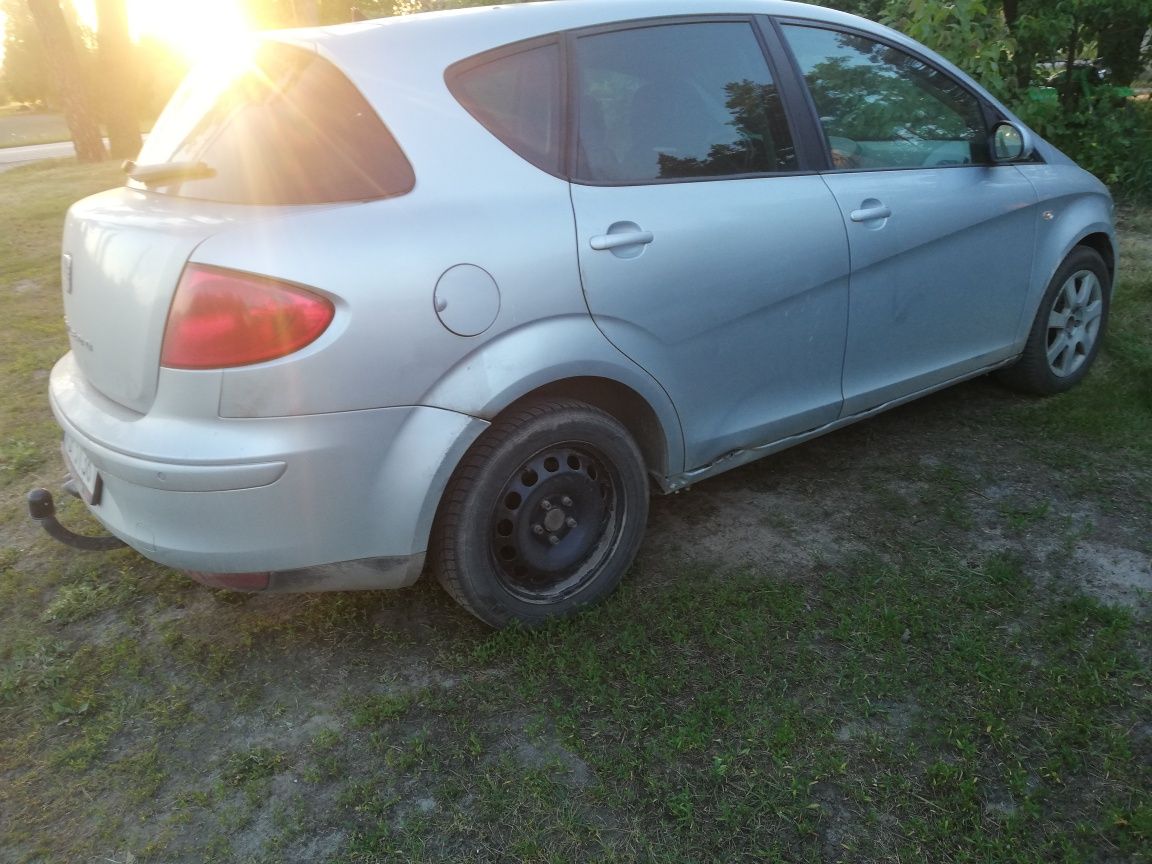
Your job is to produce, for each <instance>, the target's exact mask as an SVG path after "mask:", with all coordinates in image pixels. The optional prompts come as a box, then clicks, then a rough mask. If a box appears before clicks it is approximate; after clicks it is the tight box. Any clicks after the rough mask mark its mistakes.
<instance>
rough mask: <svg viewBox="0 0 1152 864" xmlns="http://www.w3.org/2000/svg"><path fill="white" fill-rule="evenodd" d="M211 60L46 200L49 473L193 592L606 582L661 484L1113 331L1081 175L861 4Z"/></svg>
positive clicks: (550, 15)
mask: <svg viewBox="0 0 1152 864" xmlns="http://www.w3.org/2000/svg"><path fill="white" fill-rule="evenodd" d="M225 59H226V58H220V59H219V60H218V61H217V62H216V63H214V64H213V66H212V68H209V69H204V70H201V71H199V72H197V73H195V74H193V75H192V76H191V77H190V78H189V79H188V80H187V81H186V82H185V83H184V84H183V85H182V87H181V89H180V90H179V91H178V93H177V94H176V96H175V97H174V99H173V101H172V103H171V104H170V105H169V106H168V108H167V109H166V110H165V112H164V114H163V116H162V117H161V119H160V120H159V122H158V123H157V124H156V127H155V130H154V132H153V134H152V136H151V137H150V138H149V140H148V142H147V144H146V146H145V148H144V150H143V152H142V153H141V154H140V157H139V158H138V159H137V160H136V162H134V163H129V164H128V165H127V166H126V170H127V172H128V181H127V184H126V186H124V187H123V188H120V189H115V190H112V191H109V192H105V193H103V194H100V195H96V196H94V197H91V198H87V199H85V200H83V201H81V202H79V203H77V204H75V205H74V206H73V207H72V208H71V210H70V211H69V214H68V217H67V224H66V227H65V230H64V243H63V264H64V266H63V281H64V286H63V293H64V310H65V314H66V316H67V327H68V333H69V335H70V338H71V351H70V352H69V353H68V354H67V355H65V356H64V357H63V359H61V360H60V362H59V363H58V364H57V365H56V367H55V369H54V370H53V373H52V378H51V403H52V409H53V411H54V412H55V415H56V418H57V420H58V421H59V423H60V425H61V427H62V428H63V431H64V452H65V454H66V458H67V460H68V462H69V468H70V470H71V475H72V479H71V481H70V482H69V484H68V485H69V487H70V489H71V490H72V491H74V492H75V493H77V494H79V495H81V496H82V497H83V498H84V500H85V501H86V502H87V504H88V506H89V508H90V510H91V512H92V513H93V514H94V515H95V516H96V518H97V519H98V520H99V521H100V522H101V523H103V525H105V526H106V527H107V529H108V530H109V531H110V532H111V534H112V535H114V537H115V538H118V539H113V540H112V542H120V541H123V542H124V543H127V544H128V545H130V546H132V547H133V548H135V549H137V550H138V551H139V552H140V553H141V554H143V555H145V556H147V557H149V558H151V559H153V560H155V561H159V562H161V563H163V564H166V565H170V566H172V567H176V568H181V569H184V570H188V571H190V572H191V573H192V574H193V575H194V576H196V577H197V578H199V579H200V580H201V581H203V582H206V583H208V584H211V585H216V586H225V587H232V588H239V589H248V590H269V591H314V590H336V589H360V588H397V587H401V586H405V585H410V584H412V583H413V582H414V581H415V580H416V579H417V577H418V576H419V575H420V574H421V572H422V571H423V570H424V569H425V567H426V566H427V567H428V568H429V569H430V570H431V571H432V572H434V573H435V574H436V576H437V577H438V578H439V579H440V581H441V582H442V583H443V585H444V587H445V588H446V589H447V590H448V591H449V592H450V593H451V594H452V595H453V596H454V597H455V598H456V599H457V600H458V601H460V602H461V603H462V604H463V605H464V606H465V607H466V608H467V609H468V610H469V611H471V612H472V613H474V614H475V615H477V616H479V617H480V618H481V619H483V620H484V621H486V622H488V623H490V624H492V625H496V626H501V625H506V624H509V623H513V622H520V623H523V624H528V625H531V624H535V623H538V622H541V621H543V620H546V619H548V618H553V617H557V616H561V615H566V614H569V613H571V612H573V611H574V610H576V609H578V608H580V607H582V606H585V605H587V604H589V603H593V602H595V601H597V600H600V599H601V598H603V597H604V596H605V595H607V594H608V593H609V592H610V591H612V590H613V588H614V587H615V586H616V585H617V584H618V582H619V581H620V578H621V575H622V574H623V573H624V571H625V570H626V569H627V568H628V566H629V564H630V562H631V561H632V559H633V557H634V556H635V554H636V551H637V548H638V546H639V544H640V541H641V537H642V534H643V531H644V524H645V520H646V517H647V513H648V497H649V494H650V492H651V491H653V490H656V491H659V492H665V493H667V492H673V491H676V490H678V489H682V488H684V487H686V486H688V485H690V484H692V483H695V482H697V481H699V480H702V479H704V478H707V477H711V476H713V475H715V474H718V473H719V472H721V471H725V470H727V469H729V468H734V467H736V466H738V465H742V464H744V463H746V462H749V461H751V460H753V459H757V458H759V457H761V456H765V455H768V454H770V453H774V452H776V451H778V450H781V449H783V448H785V447H789V446H791V445H793V444H797V443H800V442H802V441H806V440H808V439H811V438H813V437H815V436H817V435H822V434H824V433H825V432H829V431H832V430H834V429H837V428H839V427H841V426H844V425H846V424H848V423H852V422H855V421H856V420H860V419H863V418H865V417H869V416H871V415H873V414H875V413H877V412H879V411H883V410H885V409H887V408H891V407H893V406H894V405H899V404H901V403H903V402H907V401H908V400H910V399H914V398H916V397H918V396H921V395H924V394H926V393H930V392H932V391H934V390H938V389H939V388H941V387H945V386H947V385H949V384H953V383H955V382H957V381H962V380H964V379H967V378H971V377H973V376H976V375H983V374H985V373H988V372H991V371H993V370H998V374H999V375H1000V376H1001V377H1003V378H1004V379H1005V380H1006V381H1007V382H1008V383H1010V384H1012V385H1014V386H1016V387H1017V388H1020V389H1024V390H1028V391H1032V392H1035V393H1041V394H1043V393H1054V392H1057V391H1061V390H1064V389H1066V388H1068V387H1071V386H1072V385H1074V384H1076V383H1077V382H1078V381H1079V380H1080V379H1081V378H1083V377H1084V375H1085V374H1086V373H1087V371H1088V369H1089V367H1090V365H1091V364H1092V361H1093V358H1094V357H1095V355H1096V353H1097V350H1098V349H1099V346H1100V341H1101V337H1102V335H1103V333H1104V329H1105V324H1106V322H1107V317H1108V305H1109V300H1110V297H1111V293H1112V277H1113V274H1114V272H1115V264H1116V241H1115V237H1114V232H1113V219H1112V202H1111V199H1110V197H1109V195H1108V192H1107V190H1106V189H1105V187H1104V186H1103V185H1102V184H1101V183H1099V182H1098V181H1097V180H1095V179H1094V178H1093V177H1092V176H1090V175H1089V174H1087V173H1086V172H1084V171H1083V170H1081V169H1080V168H1078V167H1077V166H1076V165H1075V164H1073V163H1072V162H1071V161H1070V160H1069V159H1068V158H1067V157H1065V156H1064V155H1063V154H1061V153H1060V152H1059V151H1057V150H1056V149H1055V148H1054V147H1052V146H1051V145H1050V144H1048V143H1046V142H1045V141H1043V140H1041V139H1040V138H1038V137H1037V136H1036V135H1035V134H1034V133H1032V132H1031V131H1030V130H1028V129H1027V128H1026V127H1025V126H1024V124H1023V123H1021V121H1020V120H1018V119H1017V118H1016V117H1014V116H1013V115H1012V113H1011V112H1010V111H1009V110H1008V109H1007V108H1005V106H1004V105H1002V104H1001V103H1000V102H998V101H997V100H996V99H994V98H993V97H992V96H991V95H989V94H988V93H987V92H986V91H985V90H983V89H982V88H981V87H980V86H979V85H978V84H976V83H975V82H974V81H972V80H971V79H970V78H968V77H967V76H965V75H964V74H963V73H962V72H960V71H959V70H957V69H956V68H955V67H953V66H952V65H950V64H949V63H948V62H946V61H945V60H943V59H942V58H941V57H939V56H937V55H936V54H934V53H932V52H931V51H929V50H927V49H925V48H924V47H923V46H920V45H918V44H916V43H915V42H913V41H911V40H909V39H907V38H905V37H903V36H901V35H900V34H898V33H895V32H893V31H891V30H888V29H885V28H883V27H880V26H877V25H875V24H872V23H869V22H867V21H864V20H862V19H860V18H856V17H853V16H850V15H846V14H842V13H839V12H835V11H831V10H827V9H821V8H817V7H813V6H806V5H799V4H794V3H787V2H778V0H571V2H555V3H540V4H527V5H517V6H511V7H491V8H485V9H474V10H467V11H459V12H446V13H435V14H427V15H417V16H411V17H406V18H394V19H387V20H380V21H370V22H364V23H358V24H353V25H347V26H339V27H330V28H322V29H313V30H299V31H290V32H283V33H275V34H270V35H267V36H266V37H263V38H262V39H261V40H260V41H259V43H258V45H256V46H255V47H254V49H253V51H252V53H251V54H250V55H246V56H244V57H242V58H230V59H229V62H224V61H225ZM232 61H234V62H232ZM37 495H38V496H39V497H38V498H37V499H36V500H35V501H34V502H33V510H34V515H37V516H38V517H39V518H41V520H42V521H44V522H45V524H46V525H48V526H50V527H52V528H53V530H55V531H56V533H57V534H58V535H59V536H61V537H63V538H65V539H73V540H74V539H75V535H72V534H71V533H70V532H69V531H68V530H67V529H64V528H63V527H62V526H60V525H59V523H56V522H55V521H54V518H53V516H52V506H51V497H50V496H48V497H47V498H46V499H45V497H44V496H47V495H48V493H45V492H40V493H37ZM87 540H88V541H89V545H92V544H95V545H99V544H100V543H102V542H103V541H101V540H100V539H93V538H87ZM76 542H80V541H76Z"/></svg>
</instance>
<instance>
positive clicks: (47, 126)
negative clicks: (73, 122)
mask: <svg viewBox="0 0 1152 864" xmlns="http://www.w3.org/2000/svg"><path fill="white" fill-rule="evenodd" d="M71 137H72V136H71V134H70V133H69V132H68V125H67V124H66V123H65V122H64V117H63V115H61V114H49V113H42V112H35V111H20V110H17V108H16V107H15V106H7V107H5V108H3V109H0V148H4V147H27V146H29V145H31V144H51V143H53V142H56V141H68V140H70V139H71Z"/></svg>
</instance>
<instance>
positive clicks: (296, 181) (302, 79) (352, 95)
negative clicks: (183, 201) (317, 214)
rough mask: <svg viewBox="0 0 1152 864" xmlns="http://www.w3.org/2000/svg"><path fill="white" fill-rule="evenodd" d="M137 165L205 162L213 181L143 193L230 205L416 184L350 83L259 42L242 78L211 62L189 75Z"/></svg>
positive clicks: (329, 68) (303, 55) (304, 57)
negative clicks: (228, 74)
mask: <svg viewBox="0 0 1152 864" xmlns="http://www.w3.org/2000/svg"><path fill="white" fill-rule="evenodd" d="M137 161H138V163H139V164H140V165H158V164H164V163H170V162H174V163H181V162H191V163H196V162H202V163H204V164H205V165H206V166H207V168H208V169H209V170H210V176H207V177H195V178H189V177H178V178H176V179H172V178H168V179H164V180H162V181H156V182H151V183H149V188H150V189H152V190H153V191H155V192H161V193H163V194H167V195H177V196H180V197H184V198H200V199H206V200H210V201H224V202H230V203H235V204H321V203H326V202H334V201H361V200H366V199H372V198H384V197H388V196H390V195H400V194H403V193H405V192H407V191H409V190H410V189H411V188H412V186H413V184H414V183H415V178H414V177H413V175H412V167H411V165H409V163H408V160H407V159H406V158H405V156H404V154H403V153H402V152H401V150H400V147H399V146H398V145H397V144H396V141H395V139H393V137H392V135H391V134H390V133H389V132H388V130H387V129H386V128H385V126H384V124H383V123H382V122H381V120H380V117H379V116H378V115H377V114H376V112H375V111H374V110H372V107H371V106H370V105H369V104H368V102H367V101H366V100H365V98H364V97H363V96H362V95H361V93H360V91H359V90H357V89H356V87H355V86H354V85H353V84H352V82H351V81H349V80H348V79H347V78H346V77H344V75H343V73H341V72H340V71H339V70H338V69H337V68H336V67H335V66H333V65H332V64H331V63H329V62H328V61H327V60H324V59H323V58H321V57H319V56H318V55H317V54H316V53H315V52H313V51H307V50H304V49H301V48H296V47H293V46H289V45H281V44H276V43H265V44H264V45H263V46H262V47H261V48H260V49H259V50H258V51H257V52H256V54H255V56H254V57H253V58H252V59H251V61H250V62H249V63H248V64H247V65H246V67H244V68H242V69H241V70H239V74H236V75H232V76H226V75H221V69H220V66H219V64H214V65H210V66H209V65H205V66H204V67H201V68H200V69H199V70H197V71H194V72H193V73H192V74H191V75H189V77H188V78H187V80H185V82H184V83H183V84H181V86H180V89H179V90H178V91H177V92H176V95H175V96H174V97H173V98H172V101H171V103H170V104H169V105H168V107H167V108H165V109H164V113H163V114H162V115H161V116H160V119H159V120H157V122H156V126H155V128H154V129H153V130H152V134H151V135H150V136H149V137H148V141H147V143H146V144H145V145H144V148H143V150H141V153H140V157H139V159H138V160H137ZM134 185H137V186H139V185H142V184H139V183H135V181H134Z"/></svg>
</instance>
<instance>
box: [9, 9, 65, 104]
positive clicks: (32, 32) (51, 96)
mask: <svg viewBox="0 0 1152 864" xmlns="http://www.w3.org/2000/svg"><path fill="white" fill-rule="evenodd" d="M0 10H2V11H3V12H4V14H5V15H6V16H7V18H8V24H7V29H6V30H5V33H4V70H3V83H4V89H5V90H7V91H8V96H9V97H10V98H11V99H13V100H15V101H17V102H42V103H45V104H52V103H55V102H56V100H57V93H56V87H55V84H54V83H53V81H52V72H51V70H50V69H49V68H48V58H47V55H45V53H44V45H43V43H42V42H41V41H40V33H39V31H38V30H37V29H36V21H35V19H33V17H32V11H31V10H30V9H29V8H28V4H27V3H26V2H24V0H2V2H0Z"/></svg>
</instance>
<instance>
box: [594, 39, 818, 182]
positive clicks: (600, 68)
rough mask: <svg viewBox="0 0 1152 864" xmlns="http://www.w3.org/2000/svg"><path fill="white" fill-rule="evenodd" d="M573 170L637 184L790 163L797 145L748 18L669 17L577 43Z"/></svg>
mask: <svg viewBox="0 0 1152 864" xmlns="http://www.w3.org/2000/svg"><path fill="white" fill-rule="evenodd" d="M576 70H577V71H576V74H577V76H578V78H577V81H578V99H579V104H578V106H577V111H578V116H579V136H578V142H577V171H576V176H577V177H578V178H579V179H582V180H588V181H593V182H624V183H643V182H646V181H653V180H665V179H673V178H687V177H723V176H734V175H741V174H760V173H766V172H777V171H791V170H794V169H795V168H796V152H795V150H794V148H793V145H792V137H791V135H790V134H789V131H788V124H787V122H786V120H785V117H784V110H783V106H782V105H781V102H780V95H779V93H778V92H777V90H776V85H775V82H774V81H773V80H772V75H771V73H770V71H769V69H768V63H767V61H766V60H765V59H764V53H763V50H762V49H761V47H760V42H759V40H758V39H757V38H756V34H755V32H754V31H753V30H752V26H751V25H750V24H748V23H745V22H717V23H701V24H670V25H662V26H658V27H645V28H638V29H631V30H616V31H612V32H608V33H599V34H594V35H590V36H585V37H582V38H580V39H578V40H577V42H576Z"/></svg>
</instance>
